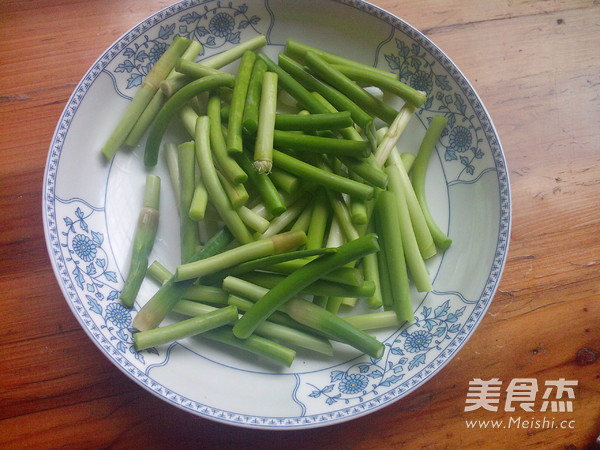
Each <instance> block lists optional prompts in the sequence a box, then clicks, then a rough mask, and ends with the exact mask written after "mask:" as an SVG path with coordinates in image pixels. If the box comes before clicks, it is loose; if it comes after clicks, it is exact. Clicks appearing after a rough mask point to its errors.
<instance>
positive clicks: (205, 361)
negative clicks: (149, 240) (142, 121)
mask: <svg viewBox="0 0 600 450" xmlns="http://www.w3.org/2000/svg"><path fill="white" fill-rule="evenodd" d="M259 33H262V34H266V36H267V38H268V41H269V43H270V45H269V47H268V53H269V54H271V55H273V56H274V55H275V54H276V53H277V52H279V51H280V50H281V49H282V46H283V44H284V43H285V41H286V39H288V38H292V39H296V40H299V41H302V42H305V43H307V44H311V45H315V46H318V47H320V48H322V49H324V50H328V51H331V52H335V53H338V54H340V55H343V56H348V57H351V58H354V59H357V60H359V61H362V62H365V63H368V64H372V65H375V66H377V67H380V68H383V69H387V70H392V71H394V72H396V73H398V74H399V76H400V78H401V79H402V80H403V81H405V82H408V83H410V84H411V85H413V86H414V87H416V88H418V89H421V90H425V91H426V92H427V93H428V97H429V100H428V101H427V103H426V104H425V105H424V107H423V108H422V109H421V110H420V111H419V112H418V114H417V116H416V117H415V118H414V119H413V120H412V122H411V123H410V126H409V128H408V130H407V132H406V133H405V135H404V136H403V137H402V140H401V142H400V146H401V148H402V150H403V151H407V150H408V151H413V152H415V151H416V147H418V143H419V142H420V139H421V138H422V136H423V134H424V132H425V126H426V124H427V120H428V119H429V118H431V117H432V116H433V115H435V114H444V115H446V116H447V117H448V119H449V125H448V127H447V133H446V134H445V135H444V136H443V137H442V139H441V142H440V144H439V145H438V146H437V149H436V150H437V154H436V157H435V158H434V159H433V160H432V163H431V166H430V170H429V172H428V178H427V193H428V196H429V197H430V204H431V209H432V210H433V211H434V213H435V217H436V220H438V222H439V223H440V224H441V226H442V228H443V229H445V230H448V233H449V235H450V236H451V237H452V239H453V245H452V246H451V248H450V249H449V250H448V251H446V252H445V253H444V254H443V255H441V256H438V257H436V258H434V259H433V260H432V261H429V269H430V271H431V275H432V277H433V280H434V281H433V286H434V291H433V292H431V293H429V294H428V295H426V296H423V295H418V294H416V293H415V294H414V307H415V316H416V319H417V320H416V322H415V323H413V324H411V325H410V326H408V327H404V328H402V329H398V330H384V331H382V332H379V333H377V336H378V337H379V338H380V339H381V340H383V341H384V342H385V344H386V352H385V355H384V357H383V358H382V359H381V360H377V361H376V360H373V359H371V358H368V357H365V356H361V355H359V354H357V353H356V352H354V351H352V350H351V349H348V348H342V347H336V357H335V359H333V360H329V359H325V358H319V357H314V356H313V355H310V354H308V353H307V352H306V353H305V352H299V353H298V357H297V359H296V361H295V362H294V364H293V365H292V367H291V368H290V369H282V368H279V367H275V366H273V365H272V364H269V363H268V362H266V361H261V360H257V359H256V358H249V357H247V356H244V355H239V354H236V353H231V352H226V351H223V348H221V347H220V346H217V345H215V344H212V343H207V342H206V341H204V340H202V339H200V338H194V339H185V340H182V341H181V342H179V343H176V344H173V345H171V346H168V347H160V348H159V349H158V351H157V352H148V351H145V352H142V353H136V352H135V351H134V350H133V346H132V335H131V330H130V326H131V321H132V317H133V314H134V312H130V311H129V310H127V309H125V308H123V307H122V306H121V305H120V304H119V301H118V298H117V297H118V292H119V290H120V289H121V287H122V284H123V277H124V275H125V274H126V271H127V265H128V258H129V251H130V242H131V238H132V235H133V231H134V227H135V223H136V219H137V214H138V210H139V205H140V204H141V197H142V191H143V184H144V178H145V173H146V169H145V168H144V166H143V159H142V156H143V151H142V149H143V147H141V146H140V147H138V148H135V149H133V151H120V152H119V153H118V154H117V156H116V157H115V158H114V160H113V161H112V162H111V163H110V164H107V163H105V161H104V160H103V157H102V156H101V154H100V147H101V146H102V144H103V143H104V141H105V139H106V137H107V136H108V134H109V133H110V131H111V129H112V127H113V126H114V124H115V123H116V121H117V120H118V118H119V116H120V113H121V112H122V111H123V110H124V109H125V107H126V106H127V104H128V102H129V101H130V99H131V96H132V93H133V92H134V91H135V89H136V87H137V86H139V84H140V82H141V80H142V78H143V76H144V74H145V73H147V70H148V67H149V65H151V64H152V63H153V62H154V61H155V60H156V59H157V57H158V56H159V55H160V53H161V52H162V51H163V50H164V48H165V47H166V45H167V44H168V43H169V42H170V41H171V40H172V39H173V37H174V35H175V34H182V35H185V36H186V37H189V36H193V37H194V38H195V39H197V40H200V42H201V43H202V44H204V48H205V52H204V54H203V55H202V57H201V58H204V57H206V56H210V55H212V54H215V53H218V52H221V51H223V50H224V49H226V48H228V47H231V46H233V45H234V44H236V43H238V42H240V41H244V40H247V39H249V38H251V37H253V36H256V35H257V34H259ZM153 171H154V172H155V173H157V174H158V175H160V176H162V178H163V180H165V181H164V182H163V187H164V189H163V190H162V192H161V225H160V230H159V235H158V239H157V243H156V245H155V248H154V254H153V258H155V259H158V260H159V261H161V262H163V263H164V264H165V265H166V266H167V267H170V268H171V269H172V268H173V267H175V265H176V264H177V261H178V258H179V254H178V225H177V219H176V217H177V212H176V208H175V206H174V204H173V203H174V202H173V198H174V197H173V192H172V190H171V189H170V185H169V183H168V182H167V181H166V180H168V176H167V172H166V170H165V169H164V167H163V165H159V166H158V167H157V168H155V169H154V170H153ZM510 211H511V210H510V192H509V182H508V174H507V169H506V164H505V160H504V157H503V153H502V149H501V146H500V142H499V140H498V137H497V135H496V132H495V130H494V127H493V125H492V122H491V120H490V118H489V116H488V114H487V112H486V110H485V108H484V107H483V105H482V103H481V101H480V99H479V98H478V96H477V94H476V93H475V91H474V90H473V88H472V87H471V85H470V84H469V83H468V81H467V80H466V79H465V77H464V76H463V75H462V74H461V72H460V71H459V70H458V69H457V68H456V67H455V65H454V64H453V63H452V62H451V61H450V60H449V58H448V57H447V56H446V55H445V54H444V53H442V52H441V51H440V50H439V49H438V48H437V47H436V46H435V45H434V44H433V43H431V42H430V41H429V40H428V39H427V38H426V37H425V36H423V35H422V34H421V33H419V32H418V31H416V30H415V29H414V28H412V27H411V26H410V25H408V24H406V23H405V22H403V21H402V20H400V19H398V18H397V17H394V16H393V15H391V14H389V13H387V12H385V11H383V10H381V9H379V8H377V7H375V6H372V5H370V4H368V3H364V2H361V1H356V0H339V1H332V0H309V1H302V2H291V1H285V0H265V1H258V0H257V1H254V0H247V1H245V2H242V1H240V0H233V1H230V2H225V1H205V2H196V1H183V2H181V3H177V4H175V5H173V6H170V7H168V8H167V9H164V10H162V11H160V12H158V13H156V14H154V15H153V16H151V17H149V18H148V19H146V20H145V21H143V22H142V23H140V24H139V25H137V26H136V27H135V28H133V29H132V30H130V31H129V32H128V33H126V34H125V35H124V36H123V37H122V38H121V39H119V40H118V41H117V42H115V44H114V45H112V46H111V47H110V48H109V49H108V50H106V52H104V53H103V54H102V56H101V57H100V58H99V59H98V60H97V61H96V62H95V63H94V65H93V66H92V67H91V68H90V70H89V71H88V72H87V73H86V75H85V76H84V77H83V79H82V80H81V82H80V83H79V85H78V86H77V88H76V89H75V91H74V93H73V95H72V97H71V98H70V100H69V102H68V104H67V106H66V108H65V110H64V112H63V114H62V116H61V117H60V121H59V123H58V125H57V128H56V132H55V134H54V137H53V139H52V143H51V146H50V150H49V154H48V160H47V166H46V173H45V179H44V200H43V217H44V226H45V232H46V239H47V245H48V249H49V253H50V258H51V260H52V265H53V268H54V271H55V273H56V277H57V280H58V283H59V284H60V286H61V288H62V290H63V292H64V295H65V297H66V300H67V302H68V304H69V306H70V307H71V309H72V310H73V313H74V314H75V316H76V317H77V319H78V320H79V321H80V323H81V325H82V326H83V328H84V329H85V331H86V332H87V333H88V335H89V337H90V338H91V339H92V341H93V342H94V343H95V344H97V345H98V347H99V348H100V349H101V350H102V352H103V353H104V354H105V355H106V356H107V357H108V358H109V359H110V360H111V361H112V362H113V363H114V364H115V365H116V366H117V367H119V368H120V369H121V370H122V371H123V372H125V373H126V374H127V375H129V376H130V377H131V378H132V379H134V380H135V381H136V382H138V383H139V384H140V385H141V386H143V387H144V388H146V389H147V390H149V391H150V392H152V393H153V394H155V395H157V396H158V397H160V398H162V399H164V400H165V401H166V402H167V403H170V404H172V405H176V406H178V407H180V408H183V409H185V410H187V411H190V412H192V413H194V414H197V415H199V416H202V417H206V418H210V419H214V420H217V421H220V422H225V423H229V424H234V425H240V426H245V427H253V428H267V429H298V428H309V427H315V426H322V425H329V424H335V423H339V422H342V421H345V420H348V419H352V418H356V417H359V416H363V415H365V414H368V413H370V412H372V411H375V410H377V409H379V408H382V407H384V406H386V405H388V404H390V403H391V402H394V401H397V400H399V399H400V398H402V397H403V396H405V395H407V394H408V393H410V392H412V391H414V390H415V389H417V388H418V387H419V386H421V385H422V384H423V383H425V382H426V381H427V380H429V379H430V378H431V377H432V376H434V375H435V374H436V373H437V372H438V371H439V370H440V368H441V367H442V366H443V365H444V364H446V363H447V362H448V361H450V359H451V358H452V357H453V356H454V355H455V354H456V353H457V352H458V350H459V349H460V348H461V346H462V345H463V344H464V343H465V342H466V341H467V339H468V338H469V337H470V336H471V334H472V333H473V331H474V330H475V328H476V327H477V325H478V323H479V322H480V320H481V319H482V317H483V315H484V313H485V311H486V310H487V308H488V306H489V304H490V302H491V300H492V297H493V295H494V292H495V290H496V287H497V285H498V282H499V279H500V275H501V272H502V269H503V265H504V260H505V256H506V253H507V250H508V241H509V230H510ZM170 218H175V219H170ZM155 289H156V285H155V284H154V283H152V282H151V281H146V282H145V284H144V285H143V286H142V290H141V292H140V297H139V302H138V304H136V309H138V308H139V307H140V306H141V304H143V303H144V302H145V301H146V300H147V299H148V298H149V297H150V295H151V294H152V292H153V291H154V290H155ZM168 320H173V318H169V319H168Z"/></svg>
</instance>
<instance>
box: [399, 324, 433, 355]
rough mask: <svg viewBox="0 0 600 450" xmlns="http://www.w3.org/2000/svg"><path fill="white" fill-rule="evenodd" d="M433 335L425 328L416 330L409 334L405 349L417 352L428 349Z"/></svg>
mask: <svg viewBox="0 0 600 450" xmlns="http://www.w3.org/2000/svg"><path fill="white" fill-rule="evenodd" d="M432 339H433V336H432V335H431V333H429V332H427V331H425V330H419V331H415V332H414V333H412V334H409V335H408V336H407V338H406V341H405V342H404V349H405V350H406V351H407V352H410V353H417V352H421V351H423V350H427V348H428V347H429V344H431V340H432Z"/></svg>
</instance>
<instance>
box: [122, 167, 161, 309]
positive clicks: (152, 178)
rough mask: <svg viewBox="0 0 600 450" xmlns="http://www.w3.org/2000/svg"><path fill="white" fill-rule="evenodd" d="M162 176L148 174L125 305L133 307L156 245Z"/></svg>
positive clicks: (123, 298)
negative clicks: (149, 258)
mask: <svg viewBox="0 0 600 450" xmlns="http://www.w3.org/2000/svg"><path fill="white" fill-rule="evenodd" d="M159 198H160V178H159V177H157V176H156V175H151V174H148V175H146V189H145V192H144V206H143V208H142V210H141V211H140V213H139V217H138V223H137V228H136V231H135V236H134V238H133V249H132V255H131V263H130V265H129V271H128V272H127V278H126V279H125V285H124V286H123V289H122V290H121V294H120V296H119V298H120V299H121V302H122V303H123V305H125V306H127V307H128V308H131V307H133V303H134V302H135V299H136V297H137V295H138V292H139V290H140V287H141V285H142V282H143V281H144V277H145V276H146V268H147V267H148V257H149V255H150V252H151V251H152V247H153V246H154V240H155V238H156V232H157V230H158V219H159V209H158V208H159Z"/></svg>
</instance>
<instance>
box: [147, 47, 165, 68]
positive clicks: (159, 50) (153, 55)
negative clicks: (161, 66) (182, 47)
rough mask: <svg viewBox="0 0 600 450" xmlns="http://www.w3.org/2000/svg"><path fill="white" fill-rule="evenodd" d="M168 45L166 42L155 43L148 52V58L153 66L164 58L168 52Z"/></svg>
mask: <svg viewBox="0 0 600 450" xmlns="http://www.w3.org/2000/svg"><path fill="white" fill-rule="evenodd" d="M167 48H168V45H167V44H165V43H164V42H155V43H154V46H153V47H152V48H151V49H150V51H149V52H148V57H149V58H150V61H151V62H152V64H154V63H155V62H156V61H158V59H159V58H160V57H161V56H162V54H163V53H164V52H165V51H166V50H167Z"/></svg>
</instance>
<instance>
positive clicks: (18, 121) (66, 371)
mask: <svg viewBox="0 0 600 450" xmlns="http://www.w3.org/2000/svg"><path fill="white" fill-rule="evenodd" d="M373 3H374V4H376V5H378V6H380V7H382V8H385V9H387V10H388V11H390V12H392V13H394V14H396V15H397V16H399V17H401V18H403V19H404V20H406V21H407V22H408V23H410V24H411V25H413V26H415V27H416V28H418V29H420V30H421V31H423V32H424V33H425V34H426V35H427V36H428V37H429V38H431V39H432V40H433V41H434V42H435V43H436V44H437V45H438V46H439V47H440V48H441V49H442V50H443V51H445V52H446V53H447V54H448V55H449V56H450V58H451V59H452V60H453V61H454V62H455V63H456V64H457V65H458V67H459V68H460V69H461V70H462V71H463V72H464V73H465V75H466V76H467V78H468V79H469V80H470V81H471V82H472V84H473V85H474V87H475V89H476V90H477V92H478V93H479V95H480V96H481V98H482V100H483V102H484V104H485V105H486V107H487V109H488V110H489V112H490V114H491V116H492V118H493V120H494V123H495V126H496V128H497V131H498V133H499V136H500V138H501V141H502V144H503V147H504V151H505V154H506V159H507V163H508V167H509V170H510V177H511V189H512V202H513V210H512V212H513V223H512V237H511V244H510V251H509V255H508V259H507V262H506V267H505V270H504V275H503V278H502V281H501V283H500V287H499V290H498V292H497V294H496V296H495V298H494V301H493V303H492V305H491V307H490V309H489V311H488V313H487V314H486V316H485V318H484V319H483V321H482V323H481V325H480V326H479V328H478V329H477V331H476V332H475V333H474V335H473V336H472V338H471V339H470V340H469V342H468V343H467V344H466V345H465V346H464V347H463V348H462V350H461V351H460V352H459V353H458V355H457V356H456V357H455V358H454V359H453V360H452V361H451V362H450V363H449V364H448V365H447V366H446V367H444V368H443V369H442V371H441V372H440V373H438V374H437V375H436V376H435V377H434V378H433V379H432V380H431V381H429V382H428V383H426V384H425V385H424V386H422V387H420V388H419V389H418V390H417V391H416V392H414V393H412V394H411V395H409V396H408V397H406V398H404V399H401V400H400V401H397V402H395V403H393V404H391V405H389V406H387V407H386V408H384V409H382V410H380V411H377V412H375V413H373V414H370V415H368V416H366V417H364V418H359V419H355V420H352V421H350V422H347V423H343V424H339V425H334V426H329V427H324V428H319V429H313V430H307V431H286V432H273V431H256V430H248V429H243V428H237V427H232V426H227V425H222V424H219V423H215V422H213V421H210V420H206V419H202V418H198V417H195V416H192V415H190V414H189V413H187V412H184V411H181V410H179V409H177V408H175V407H172V406H169V405H167V404H166V403H164V402H163V401H162V400H159V399H157V398H155V397H154V396H153V395H151V394H150V393H148V392H146V391H145V390H143V389H142V388H140V387H139V386H138V385H137V384H136V383H134V382H133V381H132V380H130V379H129V378H127V377H126V376H125V375H124V374H122V373H121V371H120V370H118V369H117V368H116V367H114V366H113V365H112V363H110V362H109V361H108V359H107V358H105V357H104V356H103V354H102V353H101V352H100V351H99V350H98V349H97V348H96V347H95V345H94V344H93V343H92V342H91V341H90V339H89V338H88V337H87V335H86V333H85V332H84V331H83V330H82V328H81V327H80V325H79V323H78V322H77V320H76V319H75V317H74V316H73V314H72V313H71V311H70V309H69V307H68V306H67V303H66V302H65V300H64V298H63V296H62V294H61V291H60V289H59V287H58V284H57V282H56V280H55V278H54V275H53V272H52V268H51V265H50V261H49V258H48V253H47V250H46V244H45V240H44V232H43V226H42V208H41V206H42V183H43V174H44V167H45V163H46V157H47V152H48V147H49V143H50V140H51V138H52V134H53V132H54V127H55V126H56V123H57V121H58V118H59V116H60V114H61V112H62V109H63V108H64V106H65V104H66V102H67V100H68V98H69V96H70V95H71V92H72V91H73V89H74V88H75V86H76V85H77V83H78V82H79V80H80V79H81V77H82V76H83V75H84V73H85V72H86V70H87V69H88V68H89V67H90V66H91V65H92V64H93V62H94V61H95V60H96V58H97V57H98V56H99V55H100V54H101V53H102V52H103V51H104V50H105V49H106V48H107V47H108V46H109V45H110V44H112V43H113V42H114V41H115V40H116V39H117V38H119V37H120V36H121V35H122V34H124V33H125V32H126V31H127V30H129V29H130V28H131V27H133V26H134V25H135V24H136V23H138V22H139V21H141V20H143V19H144V18H145V17H147V16H148V15H150V14H152V13H153V12H155V11H157V10H159V9H161V8H163V7H166V6H168V5H169V4H170V2H167V1H164V0H102V1H100V0H95V1H88V0H28V1H13V0H2V1H0V43H1V44H2V45H1V48H0V117H1V123H0V154H1V155H2V160H1V163H0V217H1V226H0V283H1V292H2V294H1V298H2V300H1V301H0V324H1V326H0V342H1V351H0V352H1V357H0V374H1V376H0V448H6V449H19V448H27V449H32V448H77V449H79V448H296V447H297V448H331V449H350V448H353V449H354V448H356V449H360V448H365V449H367V448H368V449H379V448H381V449H383V448H409V449H414V448H416V449H418V448H426V449H438V448H440V449H446V448H447V449H464V448H491V449H497V448H506V449H508V448H543V449H546V448H556V449H562V448H565V449H586V448H594V442H595V441H596V438H597V437H598V435H599V434H600V408H599V407H600V362H598V361H596V362H592V363H589V364H581V363H578V361H577V358H576V355H577V353H578V351H579V350H580V349H582V348H589V349H591V350H593V351H595V352H600V326H599V319H600V303H599V302H600V282H599V281H600V138H599V132H600V4H599V3H598V2H597V1H591V0H588V1H583V0H581V1H578V0H562V1H561V0H539V1H535V0H484V1H477V2H474V1H469V0H431V1H422V0H374V1H373ZM476 378H481V379H485V380H488V379H491V378H499V379H501V380H506V381H508V380H512V379H515V378H535V379H537V380H538V381H539V382H540V383H543V382H545V381H547V380H556V379H559V378H564V379H567V380H577V381H578V386H577V387H576V388H575V396H576V397H575V399H574V400H573V412H569V413H551V414H548V418H551V417H550V416H552V415H554V418H555V419H556V420H557V421H560V420H563V419H568V420H569V421H572V422H569V423H570V424H571V425H572V427H571V428H564V429H561V428H553V429H551V428H541V429H540V428H534V427H530V428H526V427H525V428H523V427H521V428H517V427H511V428H507V429H491V428H484V427H476V428H468V427H467V425H466V421H467V420H473V419H481V420H487V419H490V420H504V421H507V422H508V421H509V420H510V419H511V418H512V419H515V418H516V417H517V416H522V417H523V419H527V418H529V416H528V415H527V413H519V412H505V411H502V410H500V411H497V412H489V411H482V410H478V411H471V412H465V411H464V408H465V398H466V394H467V391H468V387H469V381H471V380H473V379H476ZM536 417H540V416H539V414H537V415H536ZM505 423H506V422H505Z"/></svg>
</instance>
